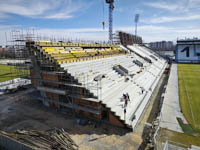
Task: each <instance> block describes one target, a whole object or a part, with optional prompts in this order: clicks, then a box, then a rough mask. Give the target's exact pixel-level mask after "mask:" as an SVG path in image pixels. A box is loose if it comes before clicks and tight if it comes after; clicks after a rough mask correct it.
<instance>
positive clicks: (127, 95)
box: [126, 93, 130, 101]
mask: <svg viewBox="0 0 200 150" xmlns="http://www.w3.org/2000/svg"><path fill="white" fill-rule="evenodd" d="M126 97H127V98H128V100H129V101H130V98H129V94H128V93H126Z"/></svg>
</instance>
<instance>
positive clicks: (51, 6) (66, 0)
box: [0, 0, 88, 19]
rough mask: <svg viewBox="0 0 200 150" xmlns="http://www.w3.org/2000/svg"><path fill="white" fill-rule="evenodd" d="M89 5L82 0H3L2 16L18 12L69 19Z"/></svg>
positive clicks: (0, 9) (18, 13)
mask: <svg viewBox="0 0 200 150" xmlns="http://www.w3.org/2000/svg"><path fill="white" fill-rule="evenodd" d="M87 6H88V5H87ZM87 6H86V5H85V4H84V3H83V1H81V0H76V2H74V0H58V1H56V0H42V1H41V0H1V5H0V17H1V15H2V16H5V15H7V14H16V15H21V16H26V17H37V18H47V19H68V18H71V17H73V13H75V12H77V11H78V10H83V9H84V7H85V8H86V7H87ZM81 8H82V9H81Z"/></svg>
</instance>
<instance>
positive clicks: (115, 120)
mask: <svg viewBox="0 0 200 150" xmlns="http://www.w3.org/2000/svg"><path fill="white" fill-rule="evenodd" d="M109 122H110V123H111V124H113V125H116V126H120V127H124V124H123V123H122V122H120V121H119V119H118V118H117V117H115V116H114V115H113V114H112V113H111V112H109Z"/></svg>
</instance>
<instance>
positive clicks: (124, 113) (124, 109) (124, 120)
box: [124, 108, 126, 121]
mask: <svg viewBox="0 0 200 150" xmlns="http://www.w3.org/2000/svg"><path fill="white" fill-rule="evenodd" d="M125 120H126V108H124V121H125Z"/></svg>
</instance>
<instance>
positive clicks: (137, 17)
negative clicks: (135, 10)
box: [135, 14, 140, 36]
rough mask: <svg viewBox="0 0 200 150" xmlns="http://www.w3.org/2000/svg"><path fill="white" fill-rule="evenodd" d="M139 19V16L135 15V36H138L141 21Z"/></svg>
mask: <svg viewBox="0 0 200 150" xmlns="http://www.w3.org/2000/svg"><path fill="white" fill-rule="evenodd" d="M139 17H140V15H139V14H136V15H135V36H137V23H138V21H139Z"/></svg>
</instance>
